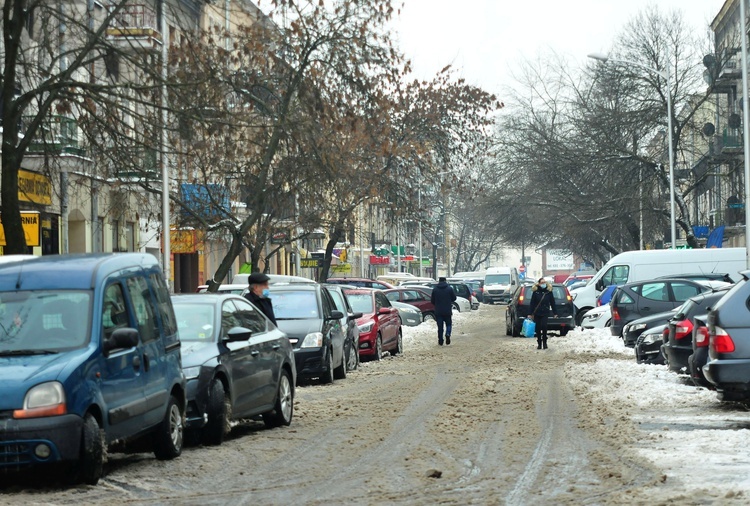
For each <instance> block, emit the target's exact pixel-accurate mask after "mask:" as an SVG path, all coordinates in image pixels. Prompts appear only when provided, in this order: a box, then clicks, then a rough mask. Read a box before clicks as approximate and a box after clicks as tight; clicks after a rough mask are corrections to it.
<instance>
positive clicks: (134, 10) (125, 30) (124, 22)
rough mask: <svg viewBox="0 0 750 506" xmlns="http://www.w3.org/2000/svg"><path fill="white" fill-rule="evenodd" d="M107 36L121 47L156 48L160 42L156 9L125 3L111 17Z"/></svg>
mask: <svg viewBox="0 0 750 506" xmlns="http://www.w3.org/2000/svg"><path fill="white" fill-rule="evenodd" d="M106 33H107V37H108V38H109V39H110V40H113V41H121V42H122V44H120V45H122V46H123V47H130V48H133V49H147V50H154V49H157V48H158V47H159V46H160V45H161V42H162V36H161V31H160V29H159V20H158V18H157V16H156V11H154V9H153V8H152V7H151V6H148V5H145V4H128V5H125V6H124V7H123V8H122V9H121V10H120V11H119V12H118V13H117V14H116V15H115V17H114V18H113V19H112V22H111V25H110V26H109V27H108V28H107V30H106Z"/></svg>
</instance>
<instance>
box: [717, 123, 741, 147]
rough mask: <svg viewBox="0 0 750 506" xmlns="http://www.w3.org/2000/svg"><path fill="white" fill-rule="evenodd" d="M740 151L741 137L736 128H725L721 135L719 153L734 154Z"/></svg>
mask: <svg viewBox="0 0 750 506" xmlns="http://www.w3.org/2000/svg"><path fill="white" fill-rule="evenodd" d="M741 150H742V135H741V134H740V130H739V129H736V128H725V129H724V131H723V132H722V134H721V152H722V153H727V152H730V153H736V152H738V151H741Z"/></svg>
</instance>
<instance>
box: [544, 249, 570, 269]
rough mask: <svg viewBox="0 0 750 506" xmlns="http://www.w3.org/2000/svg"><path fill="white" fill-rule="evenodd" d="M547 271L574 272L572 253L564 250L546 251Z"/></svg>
mask: <svg viewBox="0 0 750 506" xmlns="http://www.w3.org/2000/svg"><path fill="white" fill-rule="evenodd" d="M546 270H548V271H572V270H575V261H574V258H573V253H571V252H570V251H566V250H559V249H558V250H554V249H553V250H547V266H546Z"/></svg>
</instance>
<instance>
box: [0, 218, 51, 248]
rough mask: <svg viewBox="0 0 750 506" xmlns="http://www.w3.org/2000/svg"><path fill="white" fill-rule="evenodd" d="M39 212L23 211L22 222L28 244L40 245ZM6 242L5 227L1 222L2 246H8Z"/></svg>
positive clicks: (0, 239) (0, 243) (0, 238)
mask: <svg viewBox="0 0 750 506" xmlns="http://www.w3.org/2000/svg"><path fill="white" fill-rule="evenodd" d="M40 221H41V220H40V218H39V213H37V212H33V211H32V212H27V213H23V212H22V213H21V224H22V225H23V235H24V236H25V237H26V246H39V222H40ZM7 245H8V244H7V243H6V242H5V229H3V224H2V222H0V246H7Z"/></svg>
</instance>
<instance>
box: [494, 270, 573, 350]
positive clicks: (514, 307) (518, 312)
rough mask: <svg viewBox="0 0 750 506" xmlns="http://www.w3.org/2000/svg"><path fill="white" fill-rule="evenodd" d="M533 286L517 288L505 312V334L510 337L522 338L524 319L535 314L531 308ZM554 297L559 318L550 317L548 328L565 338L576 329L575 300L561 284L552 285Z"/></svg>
mask: <svg viewBox="0 0 750 506" xmlns="http://www.w3.org/2000/svg"><path fill="white" fill-rule="evenodd" d="M532 286H533V285H531V284H523V285H521V286H519V287H517V288H516V290H515V292H513V295H512V296H511V298H510V301H509V302H508V307H507V308H506V310H505V333H506V334H507V335H509V336H513V337H518V336H520V335H521V326H522V325H523V320H524V318H526V317H527V316H528V315H529V314H531V313H532V312H533V309H531V308H530V303H531V294H532V291H531V288H532ZM552 296H553V297H554V298H555V309H556V311H557V312H556V314H557V316H558V317H557V318H554V317H553V316H550V318H549V320H548V325H547V328H548V329H549V330H552V331H556V332H558V333H559V334H560V335H561V336H564V335H566V334H567V333H568V330H570V329H572V328H573V327H575V313H574V308H573V298H572V297H571V296H570V292H568V289H567V288H566V287H565V285H563V284H560V283H555V284H553V285H552Z"/></svg>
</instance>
